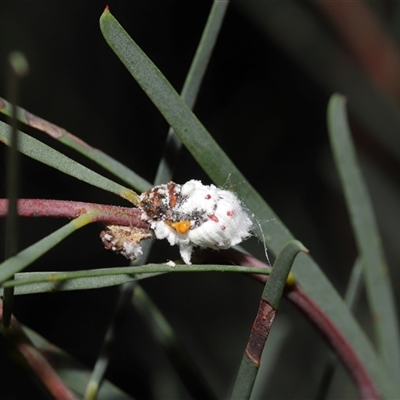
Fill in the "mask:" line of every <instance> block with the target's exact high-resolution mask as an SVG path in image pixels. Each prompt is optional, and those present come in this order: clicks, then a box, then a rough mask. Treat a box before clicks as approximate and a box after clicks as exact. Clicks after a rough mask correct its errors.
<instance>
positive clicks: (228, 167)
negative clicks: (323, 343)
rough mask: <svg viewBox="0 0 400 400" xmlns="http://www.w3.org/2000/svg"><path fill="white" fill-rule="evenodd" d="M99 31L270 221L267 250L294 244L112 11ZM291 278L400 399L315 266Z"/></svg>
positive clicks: (298, 264)
mask: <svg viewBox="0 0 400 400" xmlns="http://www.w3.org/2000/svg"><path fill="white" fill-rule="evenodd" d="M100 27H101V30H102V32H103V35H104V37H105V39H106V40H107V42H108V43H109V45H110V47H111V48H112V49H113V50H114V52H115V53H116V54H117V56H118V57H119V58H120V60H121V61H122V62H123V64H124V65H125V67H126V68H127V69H128V71H129V72H130V73H131V74H132V76H133V77H134V78H135V79H136V81H137V82H138V83H139V85H140V86H141V87H142V88H143V90H144V91H145V92H146V94H147V95H148V96H149V98H150V99H151V100H152V101H153V102H154V104H155V105H156V106H157V108H158V109H159V110H160V112H161V113H162V114H163V115H164V117H165V119H166V120H167V121H168V123H169V124H170V125H171V127H172V128H173V129H174V131H175V133H176V134H177V135H178V136H179V137H180V139H181V140H182V142H183V143H184V145H185V146H186V147H187V148H188V150H189V151H190V152H191V153H192V155H193V157H194V158H195V159H196V161H197V162H198V163H199V164H200V166H201V167H202V168H203V169H204V171H205V172H206V173H207V174H208V175H209V176H210V178H211V179H212V180H213V181H214V182H215V183H216V184H217V185H219V186H222V185H223V184H224V183H225V182H226V179H227V177H228V176H230V181H231V183H232V185H233V186H234V187H235V190H236V192H237V193H238V195H239V196H240V198H241V199H242V200H243V201H244V202H245V204H246V206H247V207H248V208H249V210H250V211H251V212H252V213H253V214H254V217H255V218H256V219H257V220H259V221H265V220H269V221H271V222H270V223H269V224H268V235H267V236H266V243H267V246H268V248H269V249H271V250H272V252H274V253H275V254H276V253H277V252H278V251H279V250H280V249H281V248H282V247H283V246H284V245H285V244H286V243H287V242H288V241H290V240H292V239H294V238H293V236H292V235H291V234H290V232H289V230H288V229H287V228H286V227H285V226H284V225H283V224H282V222H281V221H280V220H279V218H278V217H277V216H276V215H275V213H274V212H273V211H272V210H271V208H270V207H269V206H268V205H267V204H266V203H265V201H264V200H263V199H262V197H261V196H260V195H259V194H258V193H257V192H256V191H255V189H254V188H253V187H252V186H251V185H250V184H249V182H248V181H247V180H246V179H245V177H244V176H243V175H242V174H241V172H240V171H239V170H238V169H237V168H236V166H235V165H234V164H233V163H232V161H231V160H230V159H229V157H228V156H227V155H226V154H225V153H224V152H223V151H222V150H221V148H220V147H219V146H218V145H217V143H216V142H215V140H214V139H213V138H212V137H211V135H210V134H209V133H208V132H207V130H206V129H205V128H204V126H203V125H202V124H201V123H200V121H199V120H198V119H197V118H196V116H195V115H194V114H193V113H192V112H191V111H190V110H189V108H188V107H187V106H186V105H185V104H184V102H183V101H182V99H181V97H180V96H179V95H178V93H176V91H175V90H174V89H173V87H172V86H171V85H170V83H169V82H168V81H167V79H166V78H165V77H164V76H163V74H162V73H161V72H160V70H159V69H158V68H157V67H156V66H155V65H154V64H153V63H152V62H151V60H150V59H149V58H148V57H147V56H146V55H145V54H144V53H143V51H142V50H141V49H140V48H139V47H138V45H137V44H136V43H135V42H134V41H133V40H132V39H131V38H130V36H129V35H128V34H127V33H126V31H125V30H124V29H123V28H122V27H121V25H120V24H119V23H118V22H117V21H116V20H115V18H114V17H113V16H112V15H111V13H110V12H109V10H108V9H106V11H105V12H104V13H103V15H102V17H101V19H100ZM260 236H261V235H260ZM311 250H312V249H311ZM293 272H294V274H295V276H296V279H297V280H298V282H299V283H300V284H301V286H302V287H303V288H304V289H305V290H306V291H307V293H308V295H309V296H310V297H311V298H312V299H313V300H314V301H315V302H316V303H317V304H318V305H319V306H320V307H321V310H322V311H323V312H325V313H327V314H329V315H330V317H331V318H332V320H333V321H334V323H335V324H336V326H337V327H338V328H339V329H340V330H341V331H342V332H343V334H344V335H345V336H346V337H347V339H348V340H349V342H350V343H351V345H352V346H353V348H354V349H355V351H356V352H357V354H358V356H359V357H360V359H361V360H362V361H363V362H364V364H365V365H366V366H367V368H368V371H369V372H370V374H371V376H373V378H374V379H375V381H376V384H377V386H378V387H379V388H380V390H381V392H382V393H383V395H384V396H386V397H388V398H390V397H392V398H395V397H398V396H399V392H398V391H397V390H396V386H395V385H394V383H393V382H392V381H391V379H390V377H389V376H388V374H387V371H386V368H384V367H383V365H382V363H381V360H380V358H379V357H378V355H377V354H376V352H375V350H374V348H373V346H372V345H371V343H370V341H369V339H368V338H367V336H366V334H365V333H364V332H363V330H362V329H361V328H360V326H359V324H358V323H357V322H356V321H355V319H354V318H353V316H352V315H351V314H350V312H349V309H348V308H347V306H346V305H345V303H344V302H343V300H342V299H341V298H340V296H339V295H338V293H337V291H336V290H335V289H334V287H333V286H332V284H331V283H330V281H329V280H328V279H327V278H326V277H325V275H324V274H323V273H322V272H321V270H320V269H319V268H318V266H317V264H316V263H315V262H314V261H313V260H312V259H311V257H309V256H307V255H303V254H300V255H299V256H298V257H297V258H296V261H295V264H294V266H293Z"/></svg>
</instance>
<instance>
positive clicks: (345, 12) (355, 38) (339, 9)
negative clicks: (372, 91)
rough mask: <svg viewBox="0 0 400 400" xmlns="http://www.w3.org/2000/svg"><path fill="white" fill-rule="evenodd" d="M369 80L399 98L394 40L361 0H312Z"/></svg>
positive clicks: (399, 72)
mask: <svg viewBox="0 0 400 400" xmlns="http://www.w3.org/2000/svg"><path fill="white" fill-rule="evenodd" d="M315 2H316V3H317V4H318V5H319V7H320V8H321V9H322V10H323V12H324V13H325V14H326V16H327V17H328V18H329V20H330V21H331V23H332V24H333V26H334V28H335V29H336V30H337V32H338V33H339V35H340V36H341V38H342V40H343V42H344V44H345V45H346V46H347V48H348V49H349V51H350V52H351V54H352V55H353V56H354V57H355V58H356V59H357V61H358V62H359V63H360V65H361V66H362V68H363V69H364V71H365V72H366V73H367V74H368V75H369V77H370V78H371V80H372V81H373V82H374V83H375V84H376V85H377V86H378V87H379V88H381V89H382V90H384V91H385V92H386V93H390V94H391V95H393V96H394V97H396V98H397V100H399V98H400V55H399V51H398V48H397V46H396V43H395V42H394V41H393V39H392V38H391V37H390V36H389V35H388V34H387V32H386V30H385V28H384V26H383V25H382V23H381V22H380V21H379V18H377V16H376V15H374V13H373V10H372V8H371V7H370V6H369V5H368V4H367V2H363V1H324V0H315Z"/></svg>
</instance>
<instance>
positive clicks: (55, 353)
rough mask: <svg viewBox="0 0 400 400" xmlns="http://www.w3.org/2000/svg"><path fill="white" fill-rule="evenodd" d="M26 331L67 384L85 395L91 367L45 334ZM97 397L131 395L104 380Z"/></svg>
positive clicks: (120, 397)
mask: <svg viewBox="0 0 400 400" xmlns="http://www.w3.org/2000/svg"><path fill="white" fill-rule="evenodd" d="M24 332H25V333H26V334H27V335H28V337H29V339H30V340H31V341H32V342H33V344H34V345H35V346H36V347H37V348H39V349H41V350H42V351H43V352H44V354H45V355H46V357H47V358H48V359H50V360H51V364H52V365H53V367H54V369H55V370H56V371H57V373H58V375H59V376H60V378H61V379H62V380H63V381H64V382H65V384H66V385H68V387H70V388H71V389H72V390H74V391H75V392H76V393H78V394H80V395H82V396H83V394H84V393H85V387H86V384H87V381H88V378H89V374H90V371H89V369H88V368H86V367H85V366H84V365H83V364H81V363H80V362H79V361H77V360H75V359H74V358H73V357H71V356H70V355H69V354H68V353H66V352H65V351H64V350H62V349H60V348H59V347H57V346H56V345H54V344H53V343H50V342H48V341H47V340H46V339H45V338H44V337H43V336H41V335H39V334H38V333H36V332H35V331H33V330H32V329H30V328H27V327H24ZM97 399H98V400H109V399H121V400H123V399H127V400H128V399H131V397H130V396H129V395H127V394H126V393H124V392H123V391H122V390H121V389H119V388H118V387H116V386H115V385H113V384H112V383H111V382H109V381H104V382H103V384H102V386H101V388H100V390H99V393H98V397H97Z"/></svg>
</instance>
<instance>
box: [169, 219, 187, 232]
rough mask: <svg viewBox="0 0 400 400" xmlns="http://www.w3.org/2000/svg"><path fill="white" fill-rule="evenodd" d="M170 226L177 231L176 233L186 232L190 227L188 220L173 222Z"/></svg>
mask: <svg viewBox="0 0 400 400" xmlns="http://www.w3.org/2000/svg"><path fill="white" fill-rule="evenodd" d="M171 226H172V227H173V228H174V229H175V230H176V231H177V232H178V233H182V234H183V233H186V232H187V231H188V230H189V229H190V221H187V220H185V221H179V222H173V223H172V224H171Z"/></svg>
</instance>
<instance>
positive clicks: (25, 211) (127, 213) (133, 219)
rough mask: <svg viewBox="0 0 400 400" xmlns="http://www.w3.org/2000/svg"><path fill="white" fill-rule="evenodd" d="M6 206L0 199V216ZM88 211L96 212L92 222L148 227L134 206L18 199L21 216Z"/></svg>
mask: <svg viewBox="0 0 400 400" xmlns="http://www.w3.org/2000/svg"><path fill="white" fill-rule="evenodd" d="M7 207H8V200H7V199H0V217H4V216H5V215H6V214H7ZM89 211H96V212H97V213H96V214H97V215H96V217H95V218H94V222H103V223H105V224H114V225H126V226H135V227H138V228H144V229H146V228H148V224H147V223H146V222H145V221H143V220H141V219H140V215H141V211H140V210H139V209H137V208H134V207H118V206H110V205H105V204H95V203H84V202H80V201H67V200H45V199H20V200H18V215H20V216H21V217H56V218H76V217H79V216H80V215H82V214H84V213H87V212H89Z"/></svg>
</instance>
